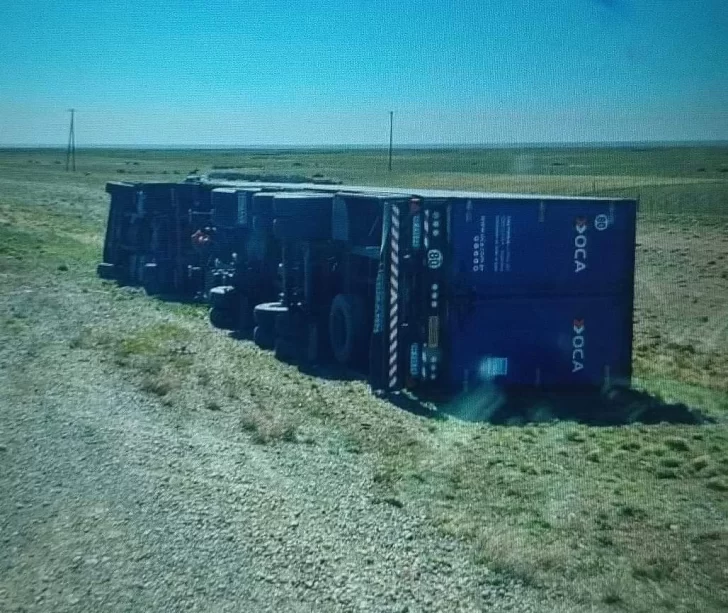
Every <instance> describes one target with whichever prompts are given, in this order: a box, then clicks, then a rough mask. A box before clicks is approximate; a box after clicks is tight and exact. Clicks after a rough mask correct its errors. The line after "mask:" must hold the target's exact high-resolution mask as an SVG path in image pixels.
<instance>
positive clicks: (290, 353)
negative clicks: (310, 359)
mask: <svg viewBox="0 0 728 613" xmlns="http://www.w3.org/2000/svg"><path fill="white" fill-rule="evenodd" d="M274 352H275V356H276V359H277V360H280V361H281V362H289V363H290V362H296V361H297V360H298V353H299V351H298V345H297V344H296V343H295V342H294V341H292V340H290V339H287V338H278V339H276V343H275V349H274Z"/></svg>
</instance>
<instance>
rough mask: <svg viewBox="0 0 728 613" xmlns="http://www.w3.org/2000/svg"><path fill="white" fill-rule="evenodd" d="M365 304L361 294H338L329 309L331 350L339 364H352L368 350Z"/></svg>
mask: <svg viewBox="0 0 728 613" xmlns="http://www.w3.org/2000/svg"><path fill="white" fill-rule="evenodd" d="M365 323H366V322H365V319H364V305H363V303H362V300H361V298H359V296H355V295H352V294H338V295H337V296H336V297H335V298H334V300H333V301H332V303H331V310H330V311H329V340H330V343H331V352H332V353H333V354H334V358H335V359H336V361H337V362H338V363H339V364H342V365H344V366H351V365H353V364H354V363H356V362H357V361H358V360H359V359H360V358H361V357H362V356H363V355H364V354H365V351H366V344H365V342H364V341H365V339H366V330H365Z"/></svg>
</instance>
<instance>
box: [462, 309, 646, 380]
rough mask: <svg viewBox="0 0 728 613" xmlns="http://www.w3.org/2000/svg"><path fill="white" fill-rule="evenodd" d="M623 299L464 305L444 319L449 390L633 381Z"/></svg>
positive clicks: (629, 315)
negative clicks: (489, 383) (487, 385)
mask: <svg viewBox="0 0 728 613" xmlns="http://www.w3.org/2000/svg"><path fill="white" fill-rule="evenodd" d="M631 307H632V305H631V300H630V299H629V297H625V298H620V297H612V296H601V297H600V296H597V297H581V296H573V297H559V298H556V297H554V298H550V297H549V298H538V299H537V298H498V299H492V300H473V301H471V302H469V303H468V302H467V301H463V302H461V303H460V304H456V305H453V306H452V307H451V309H450V317H449V333H448V336H449V339H450V343H449V344H450V356H451V357H450V361H449V362H450V363H449V379H450V384H451V386H452V387H453V388H454V389H456V390H457V389H460V390H462V389H463V388H466V389H467V388H469V387H472V386H477V385H478V384H481V383H484V382H486V381H492V382H494V383H496V384H499V385H504V386H522V385H525V386H541V387H547V388H553V387H561V386H568V387H569V388H578V387H580V386H602V385H604V384H612V383H617V382H623V381H627V380H628V379H629V376H630V374H631V368H630V356H631V345H632V308H631Z"/></svg>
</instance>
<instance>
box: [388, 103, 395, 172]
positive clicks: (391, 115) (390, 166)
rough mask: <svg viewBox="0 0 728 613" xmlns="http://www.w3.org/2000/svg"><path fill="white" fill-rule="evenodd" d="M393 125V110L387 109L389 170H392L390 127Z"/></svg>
mask: <svg viewBox="0 0 728 613" xmlns="http://www.w3.org/2000/svg"><path fill="white" fill-rule="evenodd" d="M393 127H394V111H389V172H392V128H393Z"/></svg>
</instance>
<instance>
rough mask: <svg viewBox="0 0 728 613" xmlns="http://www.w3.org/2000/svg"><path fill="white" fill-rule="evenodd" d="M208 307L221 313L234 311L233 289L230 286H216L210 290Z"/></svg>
mask: <svg viewBox="0 0 728 613" xmlns="http://www.w3.org/2000/svg"><path fill="white" fill-rule="evenodd" d="M210 306H211V307H212V308H214V309H221V310H223V311H231V312H232V311H234V310H235V288H234V287H233V286H232V285H218V286H217V287H213V288H212V289H211V290H210Z"/></svg>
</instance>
